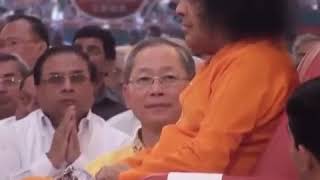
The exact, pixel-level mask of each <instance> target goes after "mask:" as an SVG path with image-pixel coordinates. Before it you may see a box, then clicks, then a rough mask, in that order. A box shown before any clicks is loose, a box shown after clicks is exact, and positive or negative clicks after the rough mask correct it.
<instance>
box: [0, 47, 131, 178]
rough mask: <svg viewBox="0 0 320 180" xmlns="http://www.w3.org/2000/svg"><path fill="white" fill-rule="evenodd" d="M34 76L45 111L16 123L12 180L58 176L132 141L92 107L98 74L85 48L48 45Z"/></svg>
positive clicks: (34, 113)
mask: <svg viewBox="0 0 320 180" xmlns="http://www.w3.org/2000/svg"><path fill="white" fill-rule="evenodd" d="M33 76H34V83H35V86H36V91H37V100H38V103H39V106H40V109H39V110H36V111H34V112H32V113H31V114H29V115H28V116H27V117H25V118H24V119H22V120H20V121H18V122H16V123H15V124H14V128H15V131H16V134H15V135H14V142H15V145H16V151H17V152H18V153H17V156H18V157H19V161H17V167H18V168H17V169H19V171H17V172H15V173H13V175H12V178H13V179H19V178H22V177H26V176H32V175H39V176H52V177H54V176H56V175H59V174H60V173H61V172H62V171H63V170H64V169H66V168H67V167H70V166H71V167H74V168H83V167H84V166H85V165H86V164H87V163H88V162H90V161H92V160H94V159H95V158H97V157H98V156H100V155H102V154H103V153H105V152H108V151H112V150H115V149H117V148H119V147H120V146H122V145H124V144H126V143H128V136H127V135H125V134H123V133H121V132H120V131H118V130H116V129H114V128H112V127H110V126H109V125H107V124H106V122H105V121H104V119H103V118H101V117H99V116H98V115H96V114H94V113H92V112H91V111H90V109H91V107H92V105H93V102H94V87H95V83H96V81H97V72H96V70H95V66H94V65H93V64H92V63H91V62H90V61H89V58H88V57H87V56H86V55H85V54H83V53H82V51H79V50H78V49H76V48H73V47H68V46H66V47H57V48H51V49H48V50H47V51H46V52H45V53H44V54H43V55H42V56H40V58H39V59H38V61H37V62H36V64H35V67H34V71H33ZM0 156H6V154H2V153H1V154H0Z"/></svg>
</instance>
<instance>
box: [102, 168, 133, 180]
mask: <svg viewBox="0 0 320 180" xmlns="http://www.w3.org/2000/svg"><path fill="white" fill-rule="evenodd" d="M127 170H129V166H128V165H125V164H118V165H115V166H105V167H104V168H102V169H101V170H100V171H99V172H98V173H97V175H96V180H117V179H118V177H119V175H120V173H122V172H124V171H127Z"/></svg>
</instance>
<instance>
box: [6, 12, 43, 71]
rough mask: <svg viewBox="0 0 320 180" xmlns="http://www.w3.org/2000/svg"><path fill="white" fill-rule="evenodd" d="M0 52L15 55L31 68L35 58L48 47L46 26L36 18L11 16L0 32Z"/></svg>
mask: <svg viewBox="0 0 320 180" xmlns="http://www.w3.org/2000/svg"><path fill="white" fill-rule="evenodd" d="M0 47H1V48H0V50H1V51H3V52H9V53H16V54H18V55H19V56H21V58H22V59H23V60H24V61H26V63H27V64H28V65H29V66H30V67H33V65H34V64H35V61H36V60H37V58H38V57H39V56H40V55H41V54H42V53H43V52H44V51H45V50H46V49H47V48H48V47H49V35H48V30H47V27H46V25H45V24H44V23H43V22H42V21H41V20H40V19H38V18H36V17H32V16H27V15H13V16H9V17H8V18H7V21H6V24H5V26H4V27H3V29H2V30H1V32H0Z"/></svg>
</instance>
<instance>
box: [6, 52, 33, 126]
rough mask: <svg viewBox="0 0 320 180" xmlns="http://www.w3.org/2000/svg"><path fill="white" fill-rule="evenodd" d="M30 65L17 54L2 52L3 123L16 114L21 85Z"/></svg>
mask: <svg viewBox="0 0 320 180" xmlns="http://www.w3.org/2000/svg"><path fill="white" fill-rule="evenodd" d="M28 71H29V69H28V67H27V66H26V65H25V64H24V63H23V62H22V61H21V60H20V59H19V58H18V57H16V56H14V55H10V54H3V53H0V119H1V121H2V120H3V121H2V122H1V123H0V124H3V123H5V122H7V120H9V119H5V118H10V117H12V116H14V114H15V111H16V108H17V96H19V85H20V82H21V80H22V79H23V78H24V76H26V74H27V73H28Z"/></svg>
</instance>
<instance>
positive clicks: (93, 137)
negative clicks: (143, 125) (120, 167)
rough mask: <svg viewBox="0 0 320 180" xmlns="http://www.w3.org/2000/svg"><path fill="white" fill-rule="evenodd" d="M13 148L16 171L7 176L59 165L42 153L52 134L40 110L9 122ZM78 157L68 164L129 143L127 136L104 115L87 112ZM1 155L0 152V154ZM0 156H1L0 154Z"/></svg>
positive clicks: (81, 163) (49, 171)
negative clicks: (12, 136) (13, 132)
mask: <svg viewBox="0 0 320 180" xmlns="http://www.w3.org/2000/svg"><path fill="white" fill-rule="evenodd" d="M13 128H14V129H15V132H16V135H15V137H14V141H15V146H16V147H15V149H16V152H17V155H18V156H19V161H18V162H16V164H17V169H19V171H17V172H15V173H13V175H12V178H11V179H14V180H15V179H21V178H23V177H26V176H34V175H36V176H55V175H57V174H59V173H61V172H62V171H63V170H64V169H65V168H66V167H64V168H63V169H55V168H54V167H53V165H52V164H51V162H50V160H49V159H48V157H47V155H46V153H47V152H48V151H49V149H50V147H51V143H52V139H53V136H54V132H55V130H54V128H53V127H52V125H51V122H50V120H49V119H48V117H46V116H45V115H44V113H43V112H42V111H41V110H36V111H34V112H32V113H31V114H29V115H28V116H27V117H25V118H24V119H22V120H19V121H18V122H16V123H15V124H14V126H13ZM78 136H79V143H80V149H81V155H80V157H79V158H78V159H77V160H76V161H75V162H74V163H73V164H72V166H74V167H76V168H84V167H85V165H86V164H87V163H88V162H90V161H92V160H94V159H95V158H96V157H98V156H100V155H102V154H104V153H106V152H109V151H113V150H115V149H117V148H119V147H121V146H122V145H126V144H128V143H130V141H131V140H130V138H129V137H128V136H127V135H125V134H124V133H122V132H120V131H119V130H117V129H115V128H113V127H111V126H109V125H108V124H107V123H106V122H105V120H104V119H102V118H101V117H99V116H97V115H95V114H93V113H92V112H89V113H88V116H87V117H86V118H84V119H82V120H81V122H80V125H79V132H78ZM0 156H1V155H0ZM0 159H1V158H0Z"/></svg>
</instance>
